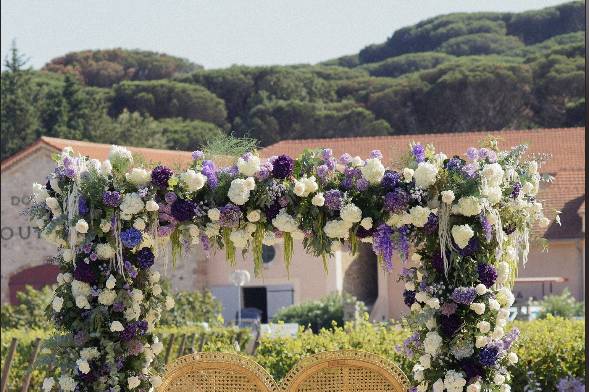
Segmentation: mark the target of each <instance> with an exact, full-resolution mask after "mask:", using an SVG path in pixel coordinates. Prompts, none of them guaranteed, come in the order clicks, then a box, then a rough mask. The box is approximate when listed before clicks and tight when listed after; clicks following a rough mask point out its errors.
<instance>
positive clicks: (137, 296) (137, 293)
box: [131, 289, 143, 303]
mask: <svg viewBox="0 0 589 392" xmlns="http://www.w3.org/2000/svg"><path fill="white" fill-rule="evenodd" d="M131 299H132V300H133V302H136V303H141V302H142V301H143V291H142V290H140V289H133V290H131Z"/></svg>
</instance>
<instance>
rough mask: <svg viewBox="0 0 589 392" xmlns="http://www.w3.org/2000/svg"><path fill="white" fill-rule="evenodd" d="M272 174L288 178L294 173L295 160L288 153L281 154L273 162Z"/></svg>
mask: <svg viewBox="0 0 589 392" xmlns="http://www.w3.org/2000/svg"><path fill="white" fill-rule="evenodd" d="M272 166H273V169H272V175H273V176H274V177H275V178H279V179H281V180H283V179H285V178H288V177H289V176H290V175H291V174H292V169H293V167H294V161H293V159H292V158H291V157H289V156H288V155H280V156H278V157H276V159H275V160H274V162H272Z"/></svg>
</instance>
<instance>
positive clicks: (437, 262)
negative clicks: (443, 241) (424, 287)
mask: <svg viewBox="0 0 589 392" xmlns="http://www.w3.org/2000/svg"><path fill="white" fill-rule="evenodd" d="M432 267H434V269H435V270H436V271H437V272H438V273H439V274H443V273H444V258H443V257H442V254H441V253H436V254H435V255H434V256H433V257H432Z"/></svg>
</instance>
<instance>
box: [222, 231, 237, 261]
mask: <svg viewBox="0 0 589 392" xmlns="http://www.w3.org/2000/svg"><path fill="white" fill-rule="evenodd" d="M230 235H231V229H229V228H227V227H225V228H223V243H224V244H225V259H226V260H227V261H228V262H229V264H230V265H231V266H235V246H234V245H233V241H231V238H229V236H230Z"/></svg>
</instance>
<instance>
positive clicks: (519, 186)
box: [511, 182, 522, 199]
mask: <svg viewBox="0 0 589 392" xmlns="http://www.w3.org/2000/svg"><path fill="white" fill-rule="evenodd" d="M521 189H522V184H521V183H519V182H516V183H515V184H513V190H512V191H511V198H513V199H517V197H518V196H519V193H520V191H521Z"/></svg>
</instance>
